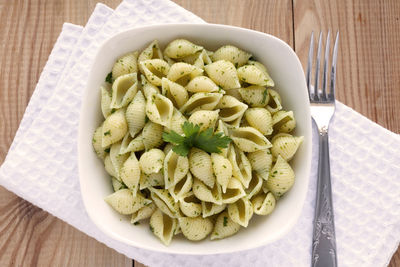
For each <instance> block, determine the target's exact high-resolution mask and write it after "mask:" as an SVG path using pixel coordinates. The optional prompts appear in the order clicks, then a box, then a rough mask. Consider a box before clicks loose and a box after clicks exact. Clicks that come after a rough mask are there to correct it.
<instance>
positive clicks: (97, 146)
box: [92, 126, 106, 159]
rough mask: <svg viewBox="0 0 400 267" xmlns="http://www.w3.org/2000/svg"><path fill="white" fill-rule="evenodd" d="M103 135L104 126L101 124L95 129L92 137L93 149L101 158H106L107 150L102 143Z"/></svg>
mask: <svg viewBox="0 0 400 267" xmlns="http://www.w3.org/2000/svg"><path fill="white" fill-rule="evenodd" d="M102 135H103V131H102V126H100V127H98V128H97V129H96V130H95V131H94V133H93V138H92V146H93V149H94V151H95V152H96V155H97V156H98V157H99V158H100V159H104V157H105V156H106V152H105V151H104V148H103V146H102V145H101V139H102Z"/></svg>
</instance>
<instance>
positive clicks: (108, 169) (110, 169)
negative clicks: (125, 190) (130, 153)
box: [104, 154, 119, 180]
mask: <svg viewBox="0 0 400 267" xmlns="http://www.w3.org/2000/svg"><path fill="white" fill-rule="evenodd" d="M104 169H105V170H106V172H107V173H108V174H109V175H110V176H112V177H118V173H117V171H116V170H115V168H114V165H113V164H112V162H111V157H110V155H108V154H106V156H105V157H104ZM116 179H117V178H116ZM117 180H119V179H117Z"/></svg>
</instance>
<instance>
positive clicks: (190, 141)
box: [163, 122, 232, 157]
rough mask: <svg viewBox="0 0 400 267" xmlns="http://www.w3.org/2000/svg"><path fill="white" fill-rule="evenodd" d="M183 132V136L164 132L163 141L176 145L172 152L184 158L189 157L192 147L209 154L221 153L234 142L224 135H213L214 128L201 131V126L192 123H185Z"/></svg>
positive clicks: (172, 132) (173, 132)
mask: <svg viewBox="0 0 400 267" xmlns="http://www.w3.org/2000/svg"><path fill="white" fill-rule="evenodd" d="M182 130H183V133H184V135H183V136H182V135H180V134H178V133H177V132H175V131H170V132H169V133H167V132H164V133H163V139H164V141H165V142H169V143H172V144H174V147H173V148H172V150H173V151H174V152H175V153H176V154H178V155H180V156H183V157H186V156H187V155H188V153H189V151H190V149H191V148H192V147H197V148H200V149H202V150H204V151H206V152H208V153H220V152H221V150H220V149H221V148H226V147H228V144H229V143H230V142H231V141H232V140H231V139H230V138H229V137H228V136H226V135H224V134H223V133H216V134H213V131H214V129H213V128H208V129H206V130H204V131H200V126H199V125H197V124H196V125H195V124H193V123H190V122H185V123H184V124H183V125H182Z"/></svg>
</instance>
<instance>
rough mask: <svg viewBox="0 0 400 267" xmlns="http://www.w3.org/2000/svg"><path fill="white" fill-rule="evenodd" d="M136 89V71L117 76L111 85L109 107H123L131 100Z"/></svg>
mask: <svg viewBox="0 0 400 267" xmlns="http://www.w3.org/2000/svg"><path fill="white" fill-rule="evenodd" d="M137 90H138V80H137V74H136V73H130V74H125V75H122V76H119V77H118V78H117V79H116V80H115V81H114V83H113V85H112V98H111V104H110V107H111V108H113V109H118V108H123V107H125V106H127V105H128V104H129V102H131V101H132V99H133V98H134V97H135V94H136V92H137Z"/></svg>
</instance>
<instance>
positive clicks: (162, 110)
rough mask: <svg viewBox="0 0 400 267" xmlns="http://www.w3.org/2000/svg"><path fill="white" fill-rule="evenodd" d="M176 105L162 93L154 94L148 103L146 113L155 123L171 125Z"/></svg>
mask: <svg viewBox="0 0 400 267" xmlns="http://www.w3.org/2000/svg"><path fill="white" fill-rule="evenodd" d="M173 112H174V105H173V104H172V102H171V100H169V99H168V98H167V97H165V96H163V95H161V94H154V95H152V96H151V99H148V100H147V103H146V115H147V117H148V118H149V120H151V121H152V122H154V123H158V124H161V125H163V126H167V127H168V126H169V124H170V123H171V118H172V113H173Z"/></svg>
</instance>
